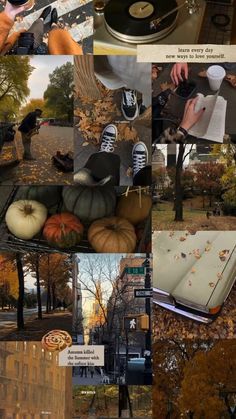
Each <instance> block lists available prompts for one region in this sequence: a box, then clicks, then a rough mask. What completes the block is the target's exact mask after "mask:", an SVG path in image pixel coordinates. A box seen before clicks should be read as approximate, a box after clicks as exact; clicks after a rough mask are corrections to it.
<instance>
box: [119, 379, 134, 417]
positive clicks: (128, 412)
mask: <svg viewBox="0 0 236 419" xmlns="http://www.w3.org/2000/svg"><path fill="white" fill-rule="evenodd" d="M130 417H131V418H132V417H133V410H132V404H131V401H130V396H129V389H128V386H127V385H119V418H130Z"/></svg>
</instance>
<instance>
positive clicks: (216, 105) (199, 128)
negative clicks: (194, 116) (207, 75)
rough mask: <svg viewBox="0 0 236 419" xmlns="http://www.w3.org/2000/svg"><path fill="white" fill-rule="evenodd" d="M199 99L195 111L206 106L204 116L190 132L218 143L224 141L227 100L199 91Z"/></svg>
mask: <svg viewBox="0 0 236 419" xmlns="http://www.w3.org/2000/svg"><path fill="white" fill-rule="evenodd" d="M198 96H199V99H198V101H197V103H196V105H195V111H196V112H198V111H199V110H200V109H202V108H206V110H205V112H204V114H203V116H202V118H201V119H200V120H199V121H198V122H197V123H196V124H195V125H194V126H193V127H192V128H191V129H190V130H189V134H190V135H192V136H194V137H197V138H203V139H206V140H210V141H215V142H217V143H223V138H224V135H225V118H226V107H227V101H226V100H225V99H224V98H223V97H222V96H218V93H216V94H215V95H210V96H204V95H203V94H201V93H198Z"/></svg>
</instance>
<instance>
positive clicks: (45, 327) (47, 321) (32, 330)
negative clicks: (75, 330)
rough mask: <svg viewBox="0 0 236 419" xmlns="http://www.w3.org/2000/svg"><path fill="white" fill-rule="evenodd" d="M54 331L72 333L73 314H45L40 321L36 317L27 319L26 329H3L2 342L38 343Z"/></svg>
mask: <svg viewBox="0 0 236 419" xmlns="http://www.w3.org/2000/svg"><path fill="white" fill-rule="evenodd" d="M53 329H61V330H66V331H67V332H68V333H72V314H71V313H70V312H68V311H67V310H66V311H60V312H54V313H49V314H46V313H45V314H43V319H42V320H38V319H37V317H36V316H35V315H34V316H33V318H32V317H30V318H29V319H25V329H24V330H17V328H16V327H11V328H7V330H4V329H1V331H0V340H5V341H9V340H11V341H14V340H31V341H38V340H41V339H42V337H43V336H44V335H45V334H46V333H47V332H49V331H50V330H53Z"/></svg>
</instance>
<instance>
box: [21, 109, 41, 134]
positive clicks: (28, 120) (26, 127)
mask: <svg viewBox="0 0 236 419" xmlns="http://www.w3.org/2000/svg"><path fill="white" fill-rule="evenodd" d="M36 125H37V116H36V112H30V113H28V115H26V117H25V118H24V119H23V121H22V122H21V124H20V126H19V128H18V130H19V131H20V132H24V133H26V134H27V133H28V132H30V131H31V130H32V129H34V128H35V127H36Z"/></svg>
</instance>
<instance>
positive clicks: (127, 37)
mask: <svg viewBox="0 0 236 419" xmlns="http://www.w3.org/2000/svg"><path fill="white" fill-rule="evenodd" d="M94 1H95V3H94V9H95V18H94V23H95V34H94V53H95V54H98V55H99V54H101V55H103V54H131V55H133V54H134V55H135V54H136V45H137V44H150V43H154V44H158V43H162V44H185V43H188V44H194V43H196V42H197V39H198V35H199V31H200V28H201V23H202V19H203V16H204V10H205V4H206V3H205V0H122V1H121V0H94ZM198 6H199V7H198Z"/></svg>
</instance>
